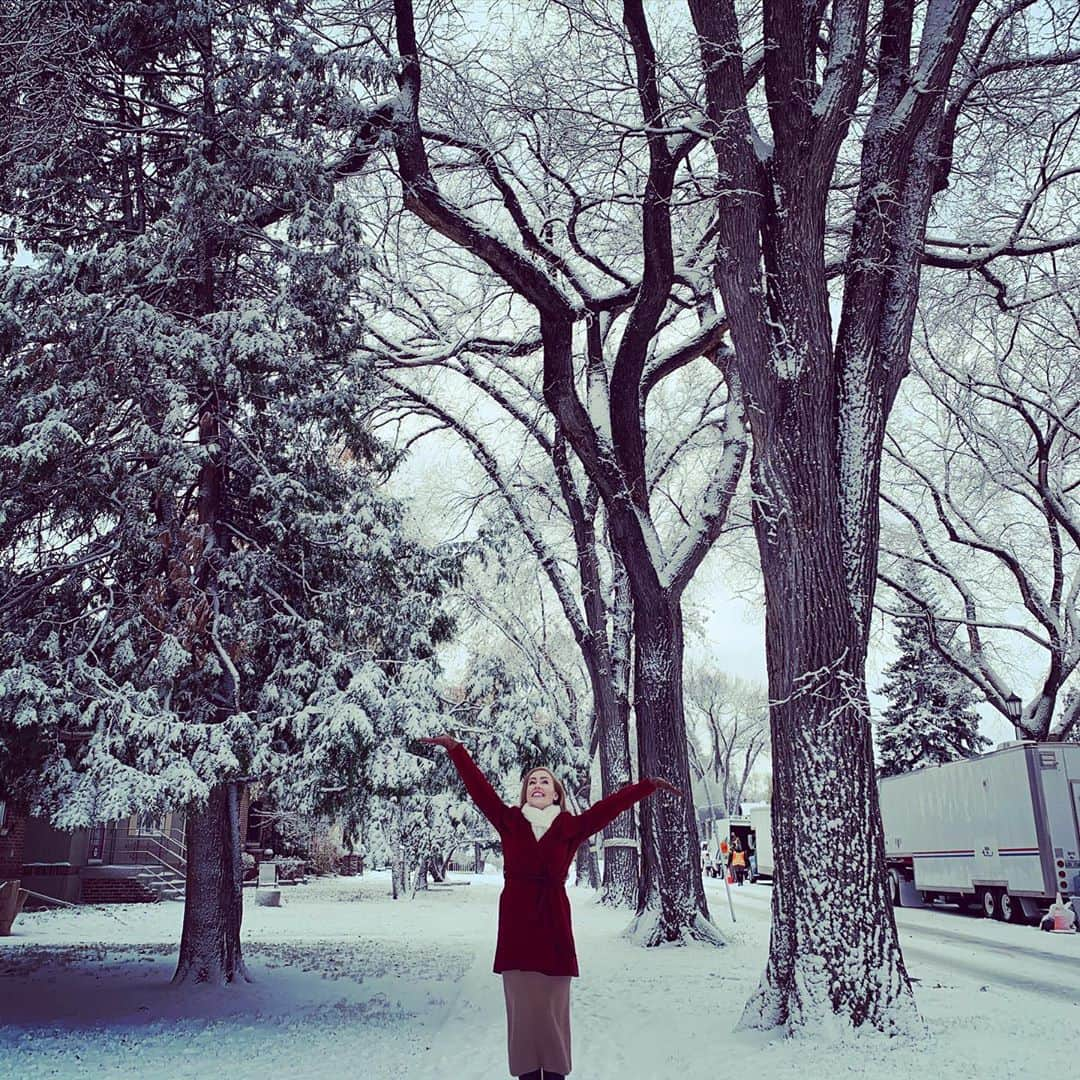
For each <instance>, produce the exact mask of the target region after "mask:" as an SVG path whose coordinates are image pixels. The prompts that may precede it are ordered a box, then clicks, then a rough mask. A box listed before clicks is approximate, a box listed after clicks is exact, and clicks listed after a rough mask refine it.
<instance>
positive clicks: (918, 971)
mask: <svg viewBox="0 0 1080 1080" xmlns="http://www.w3.org/2000/svg"><path fill="white" fill-rule="evenodd" d="M455 877H456V880H458V881H461V882H467V884H461V885H455V886H453V887H449V888H442V889H437V890H433V891H432V892H430V893H429V894H427V895H424V894H420V895H418V896H417V898H416V899H415V900H413V901H398V902H397V903H395V902H394V901H392V900H390V898H389V896H388V892H389V882H388V880H387V878H386V877H385V876H384V875H382V874H368V875H366V876H364V877H362V878H335V879H327V880H322V881H317V882H313V883H311V884H309V885H300V886H296V887H294V888H292V889H289V890H286V891H284V892H283V899H284V901H285V906H283V907H281V908H276V909H275V908H262V907H256V906H255V905H254V903H253V902H252V901H251V893H250V891H248V892H246V894H245V895H246V897H247V899H248V908H247V910H246V912H245V916H244V931H243V936H244V947H245V955H246V958H247V962H248V965H249V967H250V969H251V973H252V975H253V976H254V978H255V981H254V982H252V983H250V984H247V985H241V986H236V987H230V988H225V989H222V988H212V989H211V988H205V987H194V988H184V989H182V990H176V989H173V988H172V987H171V986H170V985H169V978H170V976H171V975H172V971H173V967H174V964H175V960H176V951H177V942H178V940H179V935H180V919H181V914H182V906H181V905H180V904H179V903H165V904H158V905H131V906H117V907H94V908H82V909H79V910H62V911H48V912H37V913H25V914H23V915H21V916H20V917H19V919H18V920H17V921H16V923H15V926H14V928H13V936H12V937H10V938H7V939H3V940H2V941H0V1076H2V1077H4V1078H5V1080H7V1078H10V1080H37V1078H39V1077H98V1076H109V1077H115V1076H126V1077H135V1076H138V1077H145V1078H148V1080H158V1078H160V1080H165V1078H169V1080H172V1078H176V1080H184V1078H195V1077H198V1078H199V1080H205V1078H206V1077H211V1078H212V1077H215V1076H219V1075H220V1076H221V1077H223V1078H224V1077H227V1078H228V1080H248V1078H250V1080H255V1078H258V1080H266V1078H274V1080H277V1078H298V1077H304V1078H308V1077H311V1078H320V1077H327V1078H330V1080H339V1078H340V1080H344V1078H345V1077H363V1078H364V1080H489V1078H490V1080H494V1078H498V1077H504V1076H506V1075H507V1073H506V1056H505V1050H504V1029H503V1003H502V991H501V985H500V980H499V979H498V977H496V976H495V975H492V974H491V959H492V953H493V949H494V934H495V917H496V903H497V898H498V892H499V887H500V882H501V879H500V878H499V877H498V876H495V875H486V876H481V877H466V876H464V875H456V876H455ZM708 888H709V890H710V902H711V904H712V908H713V915H714V918H715V919H716V921H717V922H718V924H719V925H720V926H721V928H722V929H723V930H724V932H725V934H726V935H727V937H728V940H729V944H728V946H727V947H726V948H724V949H722V950H710V949H706V948H704V947H700V948H687V949H652V950H643V949H640V948H637V947H635V946H632V945H630V944H629V943H627V942H625V941H622V940H621V939H620V937H619V933H620V931H621V930H622V929H623V927H624V926H625V924H626V922H627V917H626V915H625V913H619V912H612V911H609V910H606V909H604V908H601V907H599V906H597V905H596V904H595V902H594V901H593V898H592V894H590V893H588V892H584V891H579V890H571V901H572V903H573V906H574V917H575V928H576V937H577V943H578V954H579V957H580V961H581V969H582V978H581V979H579V980H576V981H575V983H574V989H573V1015H574V1062H575V1068H574V1073H573V1075H574V1078H575V1080H637V1078H648V1080H669V1078H670V1080H712V1078H715V1077H722V1076H732V1075H736V1074H738V1075H741V1076H750V1077H752V1080H772V1078H777V1080H813V1078H816V1077H821V1078H828V1080H834V1078H842V1077H847V1076H859V1077H862V1078H865V1080H886V1078H887V1080H896V1078H897V1077H901V1078H906V1080H911V1078H914V1077H916V1076H930V1077H937V1076H941V1077H948V1078H950V1080H953V1078H966V1077H971V1078H975V1077H978V1078H980V1080H982V1078H984V1077H987V1076H996V1077H1003V1078H1009V1077H1014V1076H1016V1077H1019V1076H1040V1077H1049V1076H1074V1075H1075V1073H1076V1062H1077V1055H1078V1047H1080V977H1078V976H1080V935H1073V936H1065V935H1049V934H1040V933H1039V932H1038V931H1036V930H1032V929H1029V928H1025V927H1016V926H1008V925H1003V924H1000V923H991V922H985V921H981V920H977V919H974V918H970V917H967V916H961V915H958V914H957V915H953V914H950V913H948V912H946V911H944V910H942V911H902V912H899V913H898V914H899V921H900V925H901V928H902V938H903V944H904V948H905V955H906V957H907V960H908V965H909V968H910V970H911V971H912V974H913V975H914V976H915V977H916V978H917V980H918V984H917V985H918V1001H919V1005H920V1008H921V1010H922V1013H923V1016H924V1018H925V1020H926V1024H927V1031H926V1035H925V1037H921V1038H918V1039H912V1040H903V1041H902V1040H888V1039H885V1038H882V1037H880V1036H876V1035H859V1036H853V1037H851V1038H849V1039H847V1040H845V1041H843V1042H840V1043H836V1042H833V1043H828V1042H825V1041H818V1040H815V1039H798V1040H790V1039H784V1038H781V1037H778V1036H776V1035H770V1034H765V1033H761V1032H736V1031H734V1030H733V1028H734V1026H735V1023H736V1021H737V1020H738V1018H739V1014H740V1011H741V1009H742V1005H743V1003H744V1002H745V1000H746V998H747V997H748V996H749V994H750V992H751V991H752V989H753V988H754V986H755V984H756V982H757V979H758V977H759V975H760V973H761V970H762V968H763V965H764V961H765V956H766V952H767V948H768V929H769V906H768V905H769V888H768V886H764V885H760V886H758V885H755V886H746V887H744V888H742V889H733V890H732V893H733V896H734V899H735V905H736V908H735V910H736V915H737V919H738V921H737V923H736V924H734V925H732V922H731V918H730V915H729V914H728V909H727V903H726V900H725V899H724V892H723V885H722V883H718V882H711V881H710V882H709V884H708Z"/></svg>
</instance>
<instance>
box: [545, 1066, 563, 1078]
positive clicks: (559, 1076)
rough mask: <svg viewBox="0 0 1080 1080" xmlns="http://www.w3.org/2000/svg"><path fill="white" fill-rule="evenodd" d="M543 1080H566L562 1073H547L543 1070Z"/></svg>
mask: <svg viewBox="0 0 1080 1080" xmlns="http://www.w3.org/2000/svg"><path fill="white" fill-rule="evenodd" d="M544 1080H566V1077H565V1076H563V1074H562V1073H553V1072H548V1071H547V1069H545V1070H544Z"/></svg>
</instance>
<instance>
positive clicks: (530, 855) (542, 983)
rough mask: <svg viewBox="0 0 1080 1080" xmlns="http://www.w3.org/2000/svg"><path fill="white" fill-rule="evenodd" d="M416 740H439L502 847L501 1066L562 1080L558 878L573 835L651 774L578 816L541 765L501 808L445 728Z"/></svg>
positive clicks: (565, 1043) (566, 920)
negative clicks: (504, 1050)
mask: <svg viewBox="0 0 1080 1080" xmlns="http://www.w3.org/2000/svg"><path fill="white" fill-rule="evenodd" d="M423 741H424V742H427V743H432V744H434V745H435V746H442V747H444V748H445V749H446V750H447V751H448V752H449V754H450V760H451V761H453V763H454V766H455V768H456V769H457V771H458V772H459V773H460V775H461V779H462V780H463V781H464V783H465V788H466V790H467V791H468V792H469V794H470V795H471V796H472V799H473V801H474V802H475V803H476V805H477V806H478V807H479V808H480V811H481V813H483V815H484V817H486V818H487V819H488V821H490V822H491V824H492V825H494V826H495V829H496V831H497V832H498V834H499V836H500V838H501V839H502V846H503V857H504V865H503V876H504V878H505V885H504V886H503V891H502V895H501V896H500V897H499V936H498V943H497V945H496V948H495V971H496V972H497V973H499V974H501V975H502V977H503V995H504V997H505V998H506V1027H507V1044H508V1047H509V1052H510V1072H511V1073H512V1074H513V1075H514V1076H518V1077H521V1078H522V1080H562V1078H563V1077H564V1076H566V1074H567V1073H568V1072H570V979H571V978H572V977H573V976H576V975H577V974H578V964H577V954H576V952H575V950H574V934H573V929H572V927H571V924H570V901H569V899H568V898H567V895H566V889H565V888H564V883H565V881H566V875H567V872H568V871H569V869H570V863H571V861H572V860H573V858H574V855H575V853H576V852H577V849H578V847H579V845H580V844H581V842H582V841H583V840H586V839H588V837H590V836H592V835H593V833H596V832H599V831H600V830H601V829H602V828H603V827H604V826H605V825H607V824H608V823H609V822H611V821H614V820H615V818H617V817H618V816H619V815H620V814H621V813H622V812H623V811H624V810H629V809H630V807H631V806H633V805H634V803H636V802H637V801H638V800H639V799H643V798H645V796H646V795H651V794H652V793H653V792H654V791H656V790H657V789H660V788H662V789H663V790H664V791H669V792H671V793H672V794H673V795H678V794H679V791H678V790H677V789H676V788H675V787H673V786H672V785H671V784H669V783H668V782H667V781H666V780H662V779H660V778H658V777H651V778H647V779H645V780H639V781H638V783H636V784H630V785H629V786H628V787H624V788H623V789H622V790H621V791H616V792H615V794H614V795H609V796H608V797H607V798H606V799H601V800H600V802H598V803H595V804H594V805H593V806H590V807H589V809H588V810H586V811H585V812H584V813H582V814H571V813H569V812H567V811H566V810H565V809H564V807H565V803H566V792H565V790H564V789H563V786H562V784H560V783H559V781H558V780H557V779H556V778H555V777H554V776H553V775H552V773H551V772H550V770H548V769H533V770H532V771H531V772H529V773H528V774H527V775H526V777H525V780H524V782H523V783H522V785H521V802H520V804H519V805H518V806H513V807H511V806H507V805H506V804H505V803H504V802H503V801H502V799H500V798H499V796H498V795H497V794H496V793H495V789H494V788H493V787H492V786H491V784H489V783H488V781H487V778H486V777H485V776H484V774H483V773H482V772H481V771H480V770H479V769H478V768H477V767H476V763H475V762H474V761H473V759H472V758H471V757H469V754H468V751H467V750H466V749H465V747H464V746H462V745H461V743H459V742H458V741H457V740H456V739H452V738H450V736H449V735H439V736H437V737H436V738H433V739H424V740H423Z"/></svg>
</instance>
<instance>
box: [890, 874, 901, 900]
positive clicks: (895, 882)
mask: <svg viewBox="0 0 1080 1080" xmlns="http://www.w3.org/2000/svg"><path fill="white" fill-rule="evenodd" d="M889 902H890V903H891V904H892V906H893V907H900V875H899V874H898V873H897V872H896V871H895V870H890V871H889Z"/></svg>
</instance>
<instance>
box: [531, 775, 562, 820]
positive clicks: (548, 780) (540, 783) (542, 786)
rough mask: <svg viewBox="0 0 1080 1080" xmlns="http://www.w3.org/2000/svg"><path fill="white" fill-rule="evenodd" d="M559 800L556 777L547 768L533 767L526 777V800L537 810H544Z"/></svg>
mask: <svg viewBox="0 0 1080 1080" xmlns="http://www.w3.org/2000/svg"><path fill="white" fill-rule="evenodd" d="M558 801H559V793H558V791H557V790H556V787H555V777H554V776H552V775H551V773H549V772H548V771H547V769H533V771H532V772H531V773H529V775H528V776H527V777H526V778H525V802H526V803H528V805H529V806H535V807H536V809H537V810H544V809H546V808H547V807H549V806H550V805H551V804H552V803H553V802H558Z"/></svg>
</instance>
